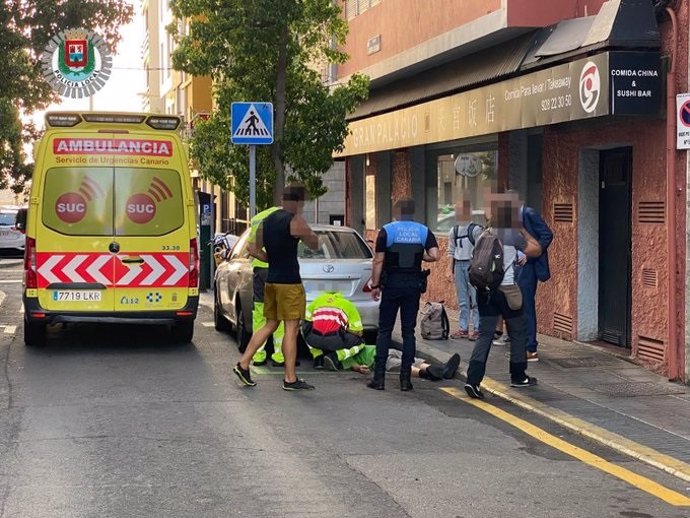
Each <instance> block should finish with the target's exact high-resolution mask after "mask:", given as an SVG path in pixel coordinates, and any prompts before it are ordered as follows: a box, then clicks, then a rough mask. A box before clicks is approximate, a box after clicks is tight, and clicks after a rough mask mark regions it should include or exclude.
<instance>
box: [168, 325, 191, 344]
mask: <svg viewBox="0 0 690 518" xmlns="http://www.w3.org/2000/svg"><path fill="white" fill-rule="evenodd" d="M171 334H172V339H173V342H175V343H176V344H188V343H189V342H191V341H192V338H193V337H194V321H193V320H192V321H184V322H177V323H176V324H175V325H173V327H172V329H171Z"/></svg>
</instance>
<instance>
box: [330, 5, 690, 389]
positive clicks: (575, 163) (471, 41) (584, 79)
mask: <svg viewBox="0 0 690 518" xmlns="http://www.w3.org/2000/svg"><path fill="white" fill-rule="evenodd" d="M676 4H678V5H676ZM343 9H344V15H345V17H346V18H347V19H348V20H349V25H350V34H349V36H348V40H347V43H346V45H345V50H346V51H347V52H348V53H349V54H350V55H351V56H352V59H351V60H350V61H349V62H348V63H347V64H345V65H344V66H341V67H339V68H338V78H339V79H343V78H346V77H348V76H349V75H351V74H352V73H354V72H363V73H366V74H368V75H369V76H370V77H371V81H372V83H371V85H372V87H371V95H370V98H369V100H368V101H366V102H365V103H363V104H362V106H360V107H359V109H358V110H357V112H356V113H355V114H353V116H352V118H351V121H350V130H351V134H350V136H349V138H348V140H347V142H346V149H345V151H344V152H343V154H342V156H343V157H345V159H346V164H347V165H346V169H347V189H346V196H347V210H346V221H347V223H348V224H350V225H352V226H354V227H355V228H358V229H360V230H362V231H363V232H366V233H367V234H368V235H370V236H373V235H374V233H375V232H376V230H377V229H378V228H379V227H380V226H381V225H382V224H383V223H385V222H386V221H387V220H389V219H390V217H391V205H392V202H394V201H395V200H396V199H398V198H400V197H403V196H414V198H415V200H416V201H417V212H418V213H417V218H418V219H419V220H420V221H423V222H425V223H426V224H427V225H429V226H430V227H431V228H432V230H434V231H435V232H436V234H437V236H438V237H440V238H441V239H440V241H441V246H442V248H445V247H446V246H447V239H444V238H445V237H447V235H448V232H449V230H450V229H451V227H452V225H453V223H454V216H453V204H454V201H455V199H456V198H457V197H458V196H460V195H463V196H468V197H470V199H471V200H472V202H473V204H474V206H475V209H481V206H482V200H483V199H484V193H485V192H486V190H487V189H490V188H491V186H492V185H493V186H496V185H498V186H501V188H511V189H516V190H518V191H519V192H520V194H521V196H522V198H523V199H524V200H525V201H526V203H528V204H529V205H531V206H533V207H535V208H537V209H538V210H540V212H541V213H542V215H543V216H544V218H545V219H546V221H547V222H548V224H549V225H550V226H551V228H552V229H553V231H554V234H555V239H554V242H553V244H552V246H551V247H550V249H549V259H550V262H551V265H552V268H551V269H552V279H551V280H550V281H548V282H547V283H543V284H541V286H540V288H539V292H538V314H539V331H540V332H541V333H544V334H547V335H552V336H558V337H561V338H564V339H567V340H581V341H587V342H597V341H603V342H607V343H609V344H614V345H617V346H620V347H625V348H629V349H630V354H631V356H632V357H633V358H635V359H637V360H638V361H639V362H641V363H643V364H645V365H647V366H649V367H650V368H653V369H656V370H659V371H662V372H664V373H666V374H667V375H668V376H669V378H672V379H685V380H686V381H687V380H688V379H689V373H690V368H689V367H688V365H689V364H688V356H690V355H688V354H686V350H687V340H686V338H685V336H686V335H685V333H686V327H687V326H686V325H685V290H686V283H685V278H686V275H685V274H686V242H687V240H686V198H685V195H684V194H685V192H686V189H685V186H686V174H687V171H688V168H687V153H686V152H684V151H682V152H680V151H676V150H675V119H676V116H675V111H676V109H675V95H676V93H680V92H686V91H687V90H688V30H687V27H688V6H687V2H652V1H649V0H626V1H621V0H609V1H606V2H605V1H603V0H590V1H586V0H585V1H575V0H560V1H553V2H549V3H548V4H546V3H544V2H530V1H527V0H474V1H467V2H456V1H453V0H380V1H378V2H374V1H371V0H361V1H360V2H345V3H344V4H343ZM680 194H683V196H680ZM447 261H448V258H445V257H444V260H443V261H442V262H441V263H440V264H438V265H436V266H434V267H433V274H432V277H431V282H430V289H429V291H428V293H427V297H428V298H429V299H434V300H446V301H454V300H455V296H454V287H453V283H452V279H451V276H450V271H451V270H450V264H449V263H448V262H447ZM670 272H674V274H673V275H671V274H670Z"/></svg>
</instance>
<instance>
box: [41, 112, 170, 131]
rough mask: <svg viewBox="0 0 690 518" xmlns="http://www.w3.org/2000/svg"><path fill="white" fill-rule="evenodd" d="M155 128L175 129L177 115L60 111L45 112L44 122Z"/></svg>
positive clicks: (67, 124) (51, 123)
mask: <svg viewBox="0 0 690 518" xmlns="http://www.w3.org/2000/svg"><path fill="white" fill-rule="evenodd" d="M144 121H146V125H147V126H149V127H151V128H153V129H157V130H169V131H175V130H176V129H177V128H178V127H179V126H180V124H181V120H180V118H179V117H176V116H174V115H149V116H147V115H145V114H130V113H82V114H79V113H60V112H53V113H47V114H46V123H47V125H48V126H50V127H54V128H72V127H74V126H76V125H77V124H79V123H81V122H96V123H104V124H141V123H143V122H144Z"/></svg>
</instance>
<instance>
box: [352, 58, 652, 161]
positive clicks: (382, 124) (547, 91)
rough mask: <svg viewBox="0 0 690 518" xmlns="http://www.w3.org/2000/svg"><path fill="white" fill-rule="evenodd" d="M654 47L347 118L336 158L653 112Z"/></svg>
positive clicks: (566, 65) (572, 63)
mask: <svg viewBox="0 0 690 518" xmlns="http://www.w3.org/2000/svg"><path fill="white" fill-rule="evenodd" d="M661 76H662V70H661V59H660V55H659V53H658V52H606V53H602V54H597V55H594V56H590V57H587V58H585V59H581V60H578V61H573V62H571V63H565V64H563V65H558V66H555V67H552V68H548V69H545V70H539V71H537V72H532V73H530V74H525V75H522V76H520V77H516V78H513V79H508V80H506V81H501V82H499V83H495V84H491V85H487V86H484V87H481V88H476V89H474V90H469V91H466V92H462V93H459V94H455V95H451V96H448V97H444V98H442V99H438V100H435V101H429V102H426V103H422V104H418V105H416V106H411V107H409V108H403V109H401V110H397V111H394V112H390V113H385V114H383V115H377V116H373V117H369V118H367V119H362V120H358V121H353V122H351V123H350V124H349V129H350V134H349V136H348V137H347V139H346V140H345V150H344V151H343V152H342V153H340V155H341V156H348V155H359V154H363V153H372V152H376V151H382V150H386V149H397V148H404V147H410V146H418V145H424V144H431V143H434V142H444V141H448V140H457V139H462V138H467V137H475V136H480V135H487V134H491V133H498V132H502V131H510V130H517V129H524V128H534V127H537V126H546V125H549V124H557V123H562V122H569V121H576V120H584V119H590V118H594V117H602V116H605V115H647V116H659V115H660V114H661V108H662V106H663V102H662V101H663V95H662V84H661Z"/></svg>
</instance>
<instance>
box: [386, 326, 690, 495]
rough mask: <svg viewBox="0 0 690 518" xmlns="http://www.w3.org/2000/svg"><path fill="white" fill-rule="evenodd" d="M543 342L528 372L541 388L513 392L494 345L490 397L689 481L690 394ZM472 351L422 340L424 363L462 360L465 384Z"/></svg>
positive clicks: (611, 359) (578, 347) (574, 347)
mask: <svg viewBox="0 0 690 518" xmlns="http://www.w3.org/2000/svg"><path fill="white" fill-rule="evenodd" d="M452 324H455V322H452ZM417 335H418V336H419V332H418V333H417ZM539 338H540V346H539V356H540V361H539V362H537V363H530V364H529V369H528V370H529V374H530V375H532V376H536V377H537V378H538V380H539V385H538V386H537V387H534V388H530V389H522V390H516V389H512V388H510V377H509V375H508V372H507V371H508V352H509V348H508V346H493V347H492V350H491V354H490V356H489V363H488V366H487V379H486V380H485V382H484V383H483V384H482V386H483V387H484V389H485V392H489V393H492V394H493V395H494V396H495V397H500V398H502V399H505V400H508V401H510V402H511V403H513V404H516V405H518V406H520V407H522V408H524V409H527V410H529V411H531V412H534V413H536V414H538V415H540V416H542V417H544V418H547V419H549V420H551V421H554V422H556V423H558V424H559V425H561V426H563V427H565V428H568V429H569V430H571V431H575V432H577V433H579V434H581V435H583V436H585V437H588V438H589V439H592V440H595V441H597V442H600V443H602V444H605V445H607V446H609V447H611V448H613V449H615V450H617V451H619V452H622V453H624V454H626V455H630V456H632V457H634V458H636V459H638V460H641V461H644V462H647V463H648V464H651V465H653V466H655V467H657V468H659V469H662V470H664V471H666V472H668V473H670V474H673V475H675V476H678V477H679V478H681V479H683V480H686V481H689V482H690V387H687V386H684V385H679V384H676V383H669V382H668V380H666V378H664V377H663V376H659V375H657V374H654V373H653V372H650V371H647V370H645V369H644V368H642V367H640V366H637V365H635V364H633V363H631V362H629V361H627V360H625V359H623V358H620V357H617V356H616V355H614V354H612V353H611V352H609V351H607V350H606V349H604V348H600V347H597V346H592V345H587V344H579V343H573V342H566V341H564V340H559V339H556V338H551V337H547V336H540V337H539ZM395 339H396V340H399V339H400V336H399V333H396V336H395ZM472 347H473V342H470V341H468V340H452V339H449V340H447V341H427V340H422V339H420V338H418V339H417V350H418V352H419V354H420V356H427V357H430V358H433V359H435V360H438V361H446V360H447V359H448V358H449V357H450V355H452V354H453V353H456V352H457V353H460V356H461V357H462V365H461V371H463V373H462V375H461V377H462V378H463V379H464V372H465V371H466V369H467V363H468V360H469V357H470V354H471V352H472ZM621 352H623V351H621Z"/></svg>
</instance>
